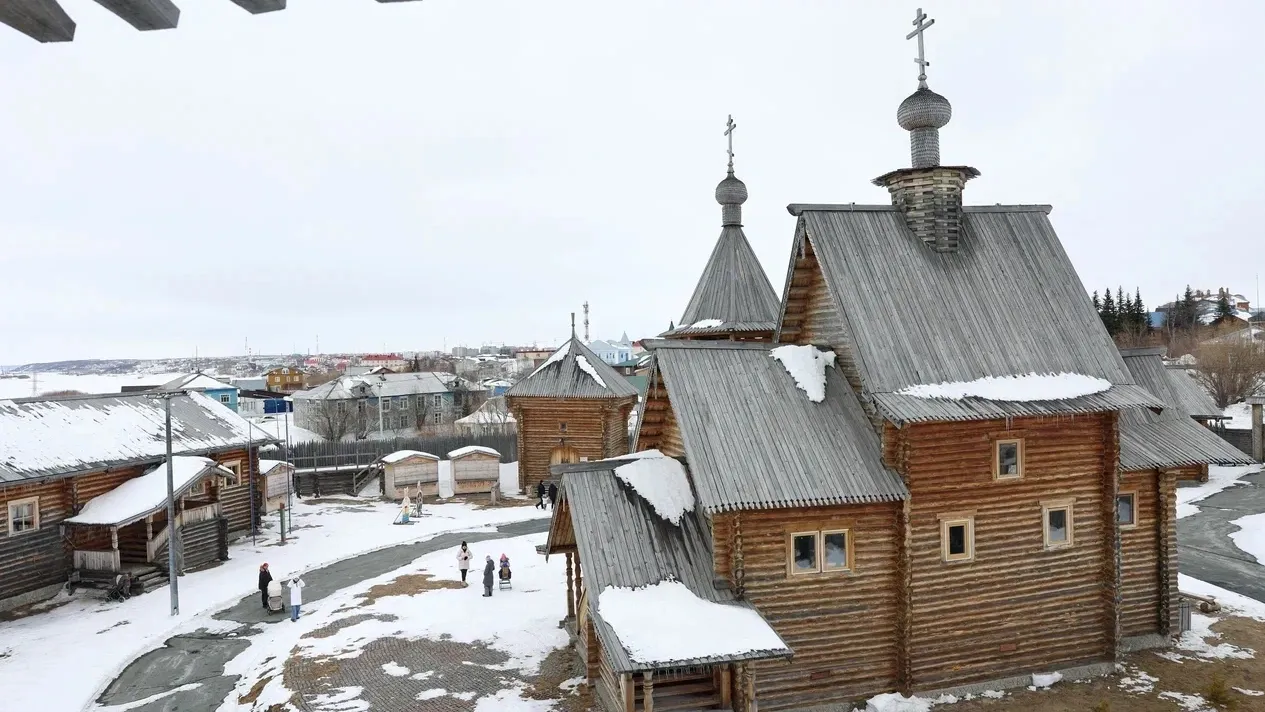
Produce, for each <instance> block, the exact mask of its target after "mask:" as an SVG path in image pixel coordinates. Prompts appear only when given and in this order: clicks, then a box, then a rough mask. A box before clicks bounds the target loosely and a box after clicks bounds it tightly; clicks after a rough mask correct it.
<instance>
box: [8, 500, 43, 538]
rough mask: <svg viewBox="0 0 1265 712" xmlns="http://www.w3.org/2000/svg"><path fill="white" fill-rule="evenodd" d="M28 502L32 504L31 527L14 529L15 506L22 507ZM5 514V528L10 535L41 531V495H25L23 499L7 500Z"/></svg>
mask: <svg viewBox="0 0 1265 712" xmlns="http://www.w3.org/2000/svg"><path fill="white" fill-rule="evenodd" d="M27 504H29V505H31V527H30V528H29V529H23V530H21V531H15V530H14V529H13V520H14V517H13V509H14V507H21V506H24V505H27ZM5 516H6V517H7V518H6V519H5V525H6V526H5V529H6V531H7V532H8V535H9V536H22V535H23V534H29V533H31V532H37V531H39V530H40V498H39V496H38V495H37V496H35V497H23V498H21V499H11V500H8V501H7V502H5Z"/></svg>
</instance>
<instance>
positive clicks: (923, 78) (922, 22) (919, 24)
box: [905, 8, 936, 88]
mask: <svg viewBox="0 0 1265 712" xmlns="http://www.w3.org/2000/svg"><path fill="white" fill-rule="evenodd" d="M934 24H936V21H935V20H927V14H926V13H925V12H923V11H922V8H918V14H917V15H915V16H914V22H913V25H914V31H913V32H910V33H909V34H907V35H905V39H907V40H912V39H913V38H915V37H917V38H918V56H917V57H916V58H915V59H914V62H915V63H916V64H917V65H918V86H920V87H924V88H925V87H926V86H927V65H929V64H931V62H928V61H927V55H926V54H925V53H924V52H923V47H922V33H924V32H926V31H927V28H928V27H931V26H932V25H934Z"/></svg>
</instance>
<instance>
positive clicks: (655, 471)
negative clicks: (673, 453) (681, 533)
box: [615, 450, 694, 526]
mask: <svg viewBox="0 0 1265 712" xmlns="http://www.w3.org/2000/svg"><path fill="white" fill-rule="evenodd" d="M652 453H653V454H652ZM625 457H629V456H625ZM633 457H637V458H638V459H635V460H633V461H632V462H629V463H628V464H626V465H620V466H618V467H616V468H615V476H616V477H618V478H619V479H621V480H623V482H624V484H626V485H628V486H629V487H632V488H633V491H635V492H636V493H637V494H638V495H640V496H641V498H642V499H644V500H646V501H647V502H649V503H650V506H651V507H653V508H654V511H655V513H657V514H658V515H659V516H660V517H663V518H664V519H666V520H667V521H669V522H672V523H673V524H675V525H678V526H679V525H680V524H681V515H683V514H685V513H686V512H690V511H693V510H694V492H693V491H691V490H690V480H689V477H687V476H686V474H685V468H684V467H683V466H682V465H681V463H680V462H678V461H676V460H675V459H673V458H670V457H667V456H665V455H663V453H660V452H659V451H657V450H651V451H647V452H643V453H637V454H636V455H635V456H633Z"/></svg>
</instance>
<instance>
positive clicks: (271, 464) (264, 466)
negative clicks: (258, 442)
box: [259, 458, 290, 475]
mask: <svg viewBox="0 0 1265 712" xmlns="http://www.w3.org/2000/svg"><path fill="white" fill-rule="evenodd" d="M289 464H290V463H288V462H286V461H285V460H265V459H263V458H260V459H259V474H261V475H266V474H268V473H269V472H272V471H273V470H275V469H277V468H278V467H281V466H282V465H289Z"/></svg>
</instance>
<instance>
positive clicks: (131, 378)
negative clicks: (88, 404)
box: [0, 373, 183, 398]
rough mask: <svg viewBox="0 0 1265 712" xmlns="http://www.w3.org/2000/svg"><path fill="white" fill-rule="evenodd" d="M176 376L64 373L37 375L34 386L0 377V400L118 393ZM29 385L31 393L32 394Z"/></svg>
mask: <svg viewBox="0 0 1265 712" xmlns="http://www.w3.org/2000/svg"><path fill="white" fill-rule="evenodd" d="M181 375H183V374H180V373H143V374H138V373H132V374H126V375H113V374H111V375H90V376H72V375H68V374H65V373H41V374H39V381H38V383H36V382H35V377H34V375H32V377H31V378H0V398H30V397H31V396H33V395H40V394H41V393H48V392H50V391H80V392H82V393H118V392H119V391H121V390H122V389H123V386H160V385H162V384H164V383H167V382H168V381H171V380H174V379H176V378H178V377H180V376H181ZM32 385H34V387H35V392H34V393H32V392H31V389H32Z"/></svg>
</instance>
